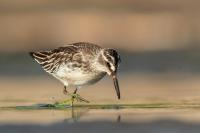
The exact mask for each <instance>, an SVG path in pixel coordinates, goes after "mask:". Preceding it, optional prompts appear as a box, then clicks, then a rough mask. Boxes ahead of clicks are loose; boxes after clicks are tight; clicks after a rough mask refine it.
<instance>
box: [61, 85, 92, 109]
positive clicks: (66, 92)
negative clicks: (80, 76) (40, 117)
mask: <svg viewBox="0 0 200 133" xmlns="http://www.w3.org/2000/svg"><path fill="white" fill-rule="evenodd" d="M77 91H78V89H77V88H76V89H75V90H74V92H73V93H69V92H68V91H67V88H66V86H64V89H63V93H64V94H65V95H69V96H70V97H71V99H66V100H64V101H61V102H57V104H58V105H66V104H70V103H71V106H72V107H73V104H74V99H75V100H76V101H80V102H86V103H89V101H88V100H86V99H84V98H82V97H81V96H80V95H78V94H77Z"/></svg>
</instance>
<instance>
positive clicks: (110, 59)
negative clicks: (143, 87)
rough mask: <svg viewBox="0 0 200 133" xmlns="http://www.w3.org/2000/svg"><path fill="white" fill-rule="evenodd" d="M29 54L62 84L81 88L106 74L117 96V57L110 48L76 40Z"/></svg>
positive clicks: (118, 58)
mask: <svg viewBox="0 0 200 133" xmlns="http://www.w3.org/2000/svg"><path fill="white" fill-rule="evenodd" d="M30 55H31V56H32V57H33V58H34V59H35V60H36V61H37V62H38V63H39V64H40V65H41V66H42V68H43V69H44V70H45V71H46V72H48V73H49V74H51V75H52V76H54V77H55V78H57V79H58V80H60V81H61V82H62V83H63V84H64V86H75V87H76V88H80V87H81V86H84V85H89V84H93V83H96V82H97V81H99V80H100V79H102V78H103V77H104V76H105V75H106V73H107V74H108V75H110V76H113V79H114V81H115V87H117V88H116V91H117V94H118V98H120V93H119V88H118V82H117V78H116V73H117V68H118V65H119V63H120V57H119V55H118V53H117V52H116V51H115V50H113V49H104V48H101V47H100V46H98V45H95V44H92V43H85V42H79V43H74V44H70V45H66V46H64V47H59V48H57V49H54V50H50V51H41V52H30Z"/></svg>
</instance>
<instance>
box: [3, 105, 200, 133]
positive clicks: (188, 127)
mask: <svg viewBox="0 0 200 133" xmlns="http://www.w3.org/2000/svg"><path fill="white" fill-rule="evenodd" d="M199 111H200V110H199V109H191V108H190V109H183V108H182V109H175V108H167V109H166V108H145V109H144V108H143V109H142V108H135V109H89V108H76V107H75V108H74V109H72V108H67V109H61V110H56V109H42V110H41V109H39V110H26V109H25V110H18V109H1V110H0V131H1V132H3V133H7V132H9V133H10V132H16V133H21V132H30V133H38V132H42V133H46V132H48V133H53V132H77V133H79V132H80V133H90V132H91V133H92V132H97V133H98V132H99V133H100V132H110V133H118V132H130V133H132V132H141V133H146V132H152V133H153V132H154V133H159V132H162V133H163V132H164V133H168V132H176V133H177V132H181V133H185V132H190V133H193V132H194V133H196V132H198V131H200V124H199V123H200V113H199Z"/></svg>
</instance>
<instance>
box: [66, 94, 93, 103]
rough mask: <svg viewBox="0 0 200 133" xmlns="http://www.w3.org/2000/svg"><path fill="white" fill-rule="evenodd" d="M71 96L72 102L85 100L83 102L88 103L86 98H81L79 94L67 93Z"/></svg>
mask: <svg viewBox="0 0 200 133" xmlns="http://www.w3.org/2000/svg"><path fill="white" fill-rule="evenodd" d="M69 95H70V96H71V99H72V102H74V100H76V101H77V102H85V103H89V101H88V100H86V99H84V98H82V97H81V96H80V95H79V94H69Z"/></svg>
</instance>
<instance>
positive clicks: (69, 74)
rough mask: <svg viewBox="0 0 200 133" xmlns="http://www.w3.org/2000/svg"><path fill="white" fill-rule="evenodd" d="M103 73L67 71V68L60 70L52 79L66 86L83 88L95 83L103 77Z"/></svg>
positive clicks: (78, 70) (79, 70)
mask: <svg viewBox="0 0 200 133" xmlns="http://www.w3.org/2000/svg"><path fill="white" fill-rule="evenodd" d="M105 74H106V73H104V72H89V73H84V72H83V71H81V69H75V70H72V69H69V68H68V67H63V68H60V69H59V70H58V71H57V72H56V73H55V74H53V76H54V77H56V78H57V79H59V80H60V81H61V82H62V83H63V84H64V85H66V86H83V85H89V84H93V83H96V82H97V81H99V80H100V79H102V78H103V77H104V76H105Z"/></svg>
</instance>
